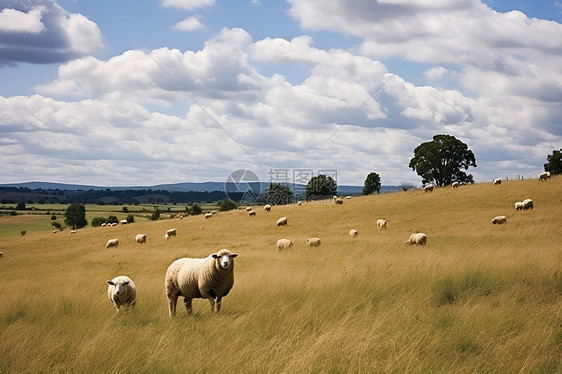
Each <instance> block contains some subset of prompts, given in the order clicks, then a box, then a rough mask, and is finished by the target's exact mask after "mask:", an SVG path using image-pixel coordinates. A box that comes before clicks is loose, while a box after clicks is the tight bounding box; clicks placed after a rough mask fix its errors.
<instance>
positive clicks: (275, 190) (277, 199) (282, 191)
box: [265, 183, 293, 205]
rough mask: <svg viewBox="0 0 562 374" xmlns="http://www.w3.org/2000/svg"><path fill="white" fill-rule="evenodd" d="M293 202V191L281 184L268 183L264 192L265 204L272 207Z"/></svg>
mask: <svg viewBox="0 0 562 374" xmlns="http://www.w3.org/2000/svg"><path fill="white" fill-rule="evenodd" d="M291 200H293V191H292V190H291V188H290V187H289V186H286V185H283V184H281V183H270V184H269V186H268V187H267V190H266V191H265V202H266V203H268V204H272V205H285V204H289V203H291V202H292V201H291Z"/></svg>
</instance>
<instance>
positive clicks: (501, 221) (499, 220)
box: [492, 216, 507, 225]
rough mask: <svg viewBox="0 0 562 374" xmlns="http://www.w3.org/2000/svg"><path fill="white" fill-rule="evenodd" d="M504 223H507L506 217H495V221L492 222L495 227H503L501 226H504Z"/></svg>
mask: <svg viewBox="0 0 562 374" xmlns="http://www.w3.org/2000/svg"><path fill="white" fill-rule="evenodd" d="M504 223H507V217H506V216H497V217H494V219H493V220H492V224H493V225H495V224H498V225H501V224H504Z"/></svg>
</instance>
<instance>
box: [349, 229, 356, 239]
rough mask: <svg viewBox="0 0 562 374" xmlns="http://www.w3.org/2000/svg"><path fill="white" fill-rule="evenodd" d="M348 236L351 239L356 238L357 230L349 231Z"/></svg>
mask: <svg viewBox="0 0 562 374" xmlns="http://www.w3.org/2000/svg"><path fill="white" fill-rule="evenodd" d="M349 235H350V236H351V237H352V238H355V237H357V230H355V229H351V230H349Z"/></svg>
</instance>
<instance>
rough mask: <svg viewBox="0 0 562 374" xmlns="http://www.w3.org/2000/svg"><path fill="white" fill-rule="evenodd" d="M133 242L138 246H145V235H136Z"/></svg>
mask: <svg viewBox="0 0 562 374" xmlns="http://www.w3.org/2000/svg"><path fill="white" fill-rule="evenodd" d="M135 241H136V242H137V243H139V244H143V243H145V244H146V235H144V234H137V236H135Z"/></svg>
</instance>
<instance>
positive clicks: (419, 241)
mask: <svg viewBox="0 0 562 374" xmlns="http://www.w3.org/2000/svg"><path fill="white" fill-rule="evenodd" d="M426 243H427V236H426V235H425V234H424V233H422V232H418V233H416V234H412V235H410V239H408V240H407V241H406V244H410V245H411V244H416V245H425V244H426Z"/></svg>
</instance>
